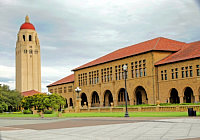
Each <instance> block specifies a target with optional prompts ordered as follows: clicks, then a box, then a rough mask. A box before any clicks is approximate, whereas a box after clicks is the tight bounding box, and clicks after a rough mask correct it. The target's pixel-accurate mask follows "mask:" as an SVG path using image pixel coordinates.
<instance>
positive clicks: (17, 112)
mask: <svg viewBox="0 0 200 140" xmlns="http://www.w3.org/2000/svg"><path fill="white" fill-rule="evenodd" d="M12 114H22V112H12Z"/></svg>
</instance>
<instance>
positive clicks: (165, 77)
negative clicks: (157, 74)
mask: <svg viewBox="0 0 200 140" xmlns="http://www.w3.org/2000/svg"><path fill="white" fill-rule="evenodd" d="M165 80H167V70H165Z"/></svg>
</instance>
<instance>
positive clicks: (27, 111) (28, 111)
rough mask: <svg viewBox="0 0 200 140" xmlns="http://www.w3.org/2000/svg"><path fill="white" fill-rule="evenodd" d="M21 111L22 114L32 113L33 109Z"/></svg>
mask: <svg viewBox="0 0 200 140" xmlns="http://www.w3.org/2000/svg"><path fill="white" fill-rule="evenodd" d="M23 113H24V114H33V111H31V110H24V111H23Z"/></svg>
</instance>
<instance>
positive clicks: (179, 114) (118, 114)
mask: <svg viewBox="0 0 200 140" xmlns="http://www.w3.org/2000/svg"><path fill="white" fill-rule="evenodd" d="M57 116H58V113H53V114H44V117H57ZM129 116H130V117H187V116H188V114H187V112H129ZM197 116H200V112H197ZM0 117H40V116H39V115H33V114H11V113H1V114H0ZM66 117H124V112H113V113H110V112H108V113H107V112H89V113H63V114H62V118H66Z"/></svg>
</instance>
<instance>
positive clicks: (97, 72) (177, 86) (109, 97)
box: [48, 37, 200, 107]
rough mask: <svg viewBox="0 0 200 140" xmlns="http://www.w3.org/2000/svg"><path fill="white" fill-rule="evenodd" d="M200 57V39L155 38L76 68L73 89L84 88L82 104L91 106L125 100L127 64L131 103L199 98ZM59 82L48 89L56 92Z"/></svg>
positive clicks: (115, 104) (172, 101)
mask: <svg viewBox="0 0 200 140" xmlns="http://www.w3.org/2000/svg"><path fill="white" fill-rule="evenodd" d="M199 57H200V41H199V42H193V43H184V42H179V41H175V40H171V39H167V38H163V37H159V38H155V39H152V40H148V41H145V42H142V43H138V44H135V45H132V46H128V47H125V48H122V49H119V50H116V51H114V52H112V53H109V54H107V55H105V56H103V57H100V58H98V59H95V60H93V61H91V62H89V63H86V64H84V65H82V66H80V67H78V68H75V69H73V72H74V83H73V87H74V88H73V91H74V89H75V88H76V87H80V88H81V89H82V91H81V93H80V97H81V101H82V102H81V104H82V105H83V104H84V102H86V103H87V105H88V106H92V107H98V106H100V107H103V106H110V104H111V103H114V106H118V105H122V104H125V93H124V91H125V89H124V87H125V86H124V81H125V80H124V71H123V66H124V65H127V66H128V72H127V92H128V104H130V105H136V104H156V102H157V101H159V102H161V103H191V102H199V98H200V66H199V65H200V59H199ZM59 86H61V85H56V84H54V86H53V87H52V86H48V89H49V91H50V92H56V91H57V90H58V88H59ZM63 86H64V85H63ZM66 86H67V85H66ZM73 94H74V96H73V97H75V96H76V94H75V93H73ZM73 100H75V98H73Z"/></svg>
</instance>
